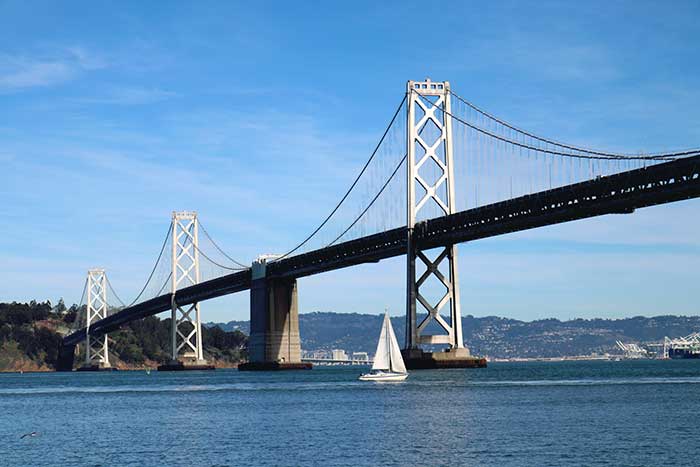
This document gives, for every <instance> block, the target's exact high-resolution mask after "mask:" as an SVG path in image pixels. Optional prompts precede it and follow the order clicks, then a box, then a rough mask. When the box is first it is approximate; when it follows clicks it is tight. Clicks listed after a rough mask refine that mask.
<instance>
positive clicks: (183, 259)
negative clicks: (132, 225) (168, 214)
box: [158, 211, 214, 371]
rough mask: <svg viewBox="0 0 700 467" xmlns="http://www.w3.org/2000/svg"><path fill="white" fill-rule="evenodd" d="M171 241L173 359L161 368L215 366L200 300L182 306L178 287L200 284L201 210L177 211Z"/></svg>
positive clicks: (174, 216) (171, 340)
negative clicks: (205, 342) (208, 351)
mask: <svg viewBox="0 0 700 467" xmlns="http://www.w3.org/2000/svg"><path fill="white" fill-rule="evenodd" d="M171 235H172V244H171V253H172V260H171V274H170V291H171V293H172V295H171V305H170V309H171V314H170V316H171V322H170V329H171V334H170V344H171V360H170V362H169V363H167V364H165V365H161V366H159V367H158V370H159V371H172V370H212V369H214V367H213V366H212V365H209V364H208V363H207V361H206V360H205V359H204V350H203V346H202V322H201V318H200V313H199V302H195V303H192V304H190V305H185V306H180V305H179V304H178V303H177V290H178V288H181V287H188V286H191V285H196V284H199V279H200V277H199V222H198V221H197V213H196V212H190V211H181V212H177V211H173V215H172V229H171Z"/></svg>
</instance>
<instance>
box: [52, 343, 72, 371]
mask: <svg viewBox="0 0 700 467" xmlns="http://www.w3.org/2000/svg"><path fill="white" fill-rule="evenodd" d="M74 363H75V345H61V349H60V350H59V351H58V361H57V362H56V371H73V364H74Z"/></svg>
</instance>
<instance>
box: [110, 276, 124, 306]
mask: <svg viewBox="0 0 700 467" xmlns="http://www.w3.org/2000/svg"><path fill="white" fill-rule="evenodd" d="M105 280H106V281H107V287H109V290H111V291H112V293H113V294H114V297H115V298H116V299H117V300H118V301H119V303H121V305H122V307H125V306H126V305H125V304H124V302H123V301H122V299H121V298H119V295H117V292H115V291H114V287H112V283H111V282H110V281H109V276H107V275H106V274H105Z"/></svg>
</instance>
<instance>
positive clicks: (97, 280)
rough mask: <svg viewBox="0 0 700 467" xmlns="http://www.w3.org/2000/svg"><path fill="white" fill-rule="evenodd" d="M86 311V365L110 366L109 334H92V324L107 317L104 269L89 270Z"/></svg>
mask: <svg viewBox="0 0 700 467" xmlns="http://www.w3.org/2000/svg"><path fill="white" fill-rule="evenodd" d="M86 313H87V324H86V326H85V329H86V342H85V343H86V346H85V365H86V366H94V365H98V366H101V367H103V368H109V367H110V364H109V352H108V348H107V334H104V335H102V336H98V337H92V336H91V335H90V325H91V324H92V323H93V322H95V321H99V320H101V319H104V318H106V317H107V275H106V274H105V270H104V269H90V270H89V271H88V276H87V308H86Z"/></svg>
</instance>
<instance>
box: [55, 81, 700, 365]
mask: <svg viewBox="0 0 700 467" xmlns="http://www.w3.org/2000/svg"><path fill="white" fill-rule="evenodd" d="M698 196H700V149H689V150H679V151H668V152H663V153H618V152H606V151H601V150H597V149H591V148H585V147H580V146H577V145H572V144H567V143H562V142H557V141H555V140H553V139H550V138H545V137H542V136H538V135H535V134H533V133H531V132H528V131H525V130H523V129H520V128H519V127H517V126H515V125H513V124H511V123H508V122H506V121H504V120H502V119H500V118H497V117H495V116H493V115H491V114H490V113H488V112H486V111H484V110H482V109H481V108H479V107H477V106H476V105H474V104H473V103H471V102H469V101H468V100H466V99H464V98H462V97H460V95H458V94H457V93H456V92H454V91H452V90H451V88H450V84H449V83H448V82H433V81H431V80H429V79H428V80H425V81H409V82H408V83H407V88H406V93H405V94H404V96H403V99H402V100H401V102H400V104H399V105H398V107H397V108H396V110H395V112H394V113H393V116H392V117H391V119H390V121H389V123H388V125H387V127H386V129H385V131H384V132H383V134H382V136H381V138H380V139H379V142H378V143H377V145H376V147H375V148H374V150H373V151H372V153H371V154H370V156H369V158H368V159H367V161H366V163H365V164H364V166H363V167H362V168H361V170H360V171H359V173H358V174H357V176H356V178H355V179H354V180H353V182H352V183H351V184H350V186H349V188H348V189H347V191H345V193H344V195H343V196H342V197H340V200H339V201H338V203H337V204H336V205H335V207H334V208H333V209H331V210H330V212H329V214H328V215H327V216H326V217H325V219H323V220H322V221H321V222H320V224H319V225H318V226H316V227H315V228H314V229H311V230H310V233H309V234H308V236H307V237H306V238H304V239H303V240H302V241H300V242H299V244H297V245H296V246H294V247H293V248H291V249H289V251H287V252H285V253H284V254H281V255H268V256H260V257H259V258H258V259H257V260H255V261H254V262H253V264H252V265H247V264H245V263H244V262H241V261H238V260H236V259H234V257H233V256H231V255H229V254H228V253H226V252H225V250H224V249H222V248H221V247H220V246H219V244H217V243H216V242H215V241H214V240H213V238H212V237H211V236H210V235H209V233H208V232H207V230H206V229H204V226H203V225H202V223H201V220H200V219H198V217H197V214H196V213H194V212H174V213H173V215H172V218H171V222H170V225H169V228H168V231H167V234H166V235H165V239H164V241H163V244H162V247H161V250H160V253H159V254H158V256H157V259H156V261H155V264H154V266H153V269H152V270H151V272H150V274H149V275H148V278H147V280H146V282H145V285H144V286H143V288H142V289H141V291H140V293H139V294H138V295H137V296H136V298H135V299H133V300H132V301H131V302H129V303H125V302H124V301H122V300H121V298H119V296H118V295H117V294H116V292H115V291H114V288H113V287H112V285H111V283H110V282H109V279H108V278H107V275H106V272H105V271H104V270H91V271H89V272H88V276H87V279H86V282H85V286H84V293H83V299H81V309H83V308H84V309H85V310H86V311H85V313H83V314H82V315H81V319H80V320H79V321H78V322H77V326H76V329H75V330H74V332H72V333H71V334H70V335H68V336H66V337H65V338H64V340H63V347H62V350H61V358H60V362H59V369H61V370H71V369H72V368H73V366H74V356H75V353H76V352H75V349H76V345H78V344H83V343H84V345H85V361H84V364H83V366H82V368H84V369H103V368H109V367H110V363H109V351H108V345H109V344H108V339H107V337H106V336H107V334H108V333H109V332H112V331H115V330H117V329H119V328H120V326H122V325H124V324H125V323H128V322H130V321H133V320H137V319H142V318H144V317H147V316H151V315H155V314H158V313H162V312H166V311H170V313H171V327H172V329H171V331H172V332H171V349H170V351H171V352H170V353H171V361H170V362H169V363H168V364H166V365H163V366H162V367H161V368H160V369H162V370H178V369H203V368H210V367H211V365H210V364H209V363H208V362H207V361H206V359H205V355H204V352H203V349H202V339H201V316H200V303H201V302H203V301H206V300H208V299H212V298H215V297H220V296H223V295H228V294H233V293H238V292H243V291H249V293H250V321H251V335H250V341H249V362H248V363H247V364H245V365H242V366H241V367H240V369H251V370H258V369H259V370H267V369H295V368H307V367H309V364H308V363H305V362H302V360H301V346H300V337H299V325H298V309H297V279H298V278H301V277H305V276H310V275H314V274H320V273H323V272H327V271H332V270H336V269H341V268H347V267H350V266H353V265H358V264H363V263H375V262H379V261H381V260H383V259H387V258H392V257H396V256H401V255H406V258H407V260H406V342H405V344H404V350H403V353H404V359H405V360H406V364H407V367H408V368H443V367H476V366H483V365H485V361H484V360H483V359H480V358H478V357H474V356H471V355H470V352H469V350H468V348H467V347H466V346H465V343H464V342H463V337H462V327H461V323H462V321H461V302H460V297H459V286H458V284H459V279H458V257H457V248H456V245H457V244H459V243H464V242H469V241H474V240H478V239H483V238H487V237H493V236H498V235H504V234H507V233H511V232H517V231H522V230H526V229H533V228H537V227H542V226H547V225H552V224H558V223H562V222H570V221H574V220H579V219H585V218H590V217H596V216H603V215H607V214H631V213H633V212H634V211H635V210H636V209H640V208H644V207H648V206H654V205H660V204H665V203H672V202H676V201H681V200H687V199H692V198H696V197H698ZM200 231H201V233H202V235H200ZM83 303H85V305H86V306H85V307H82V304H83Z"/></svg>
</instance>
